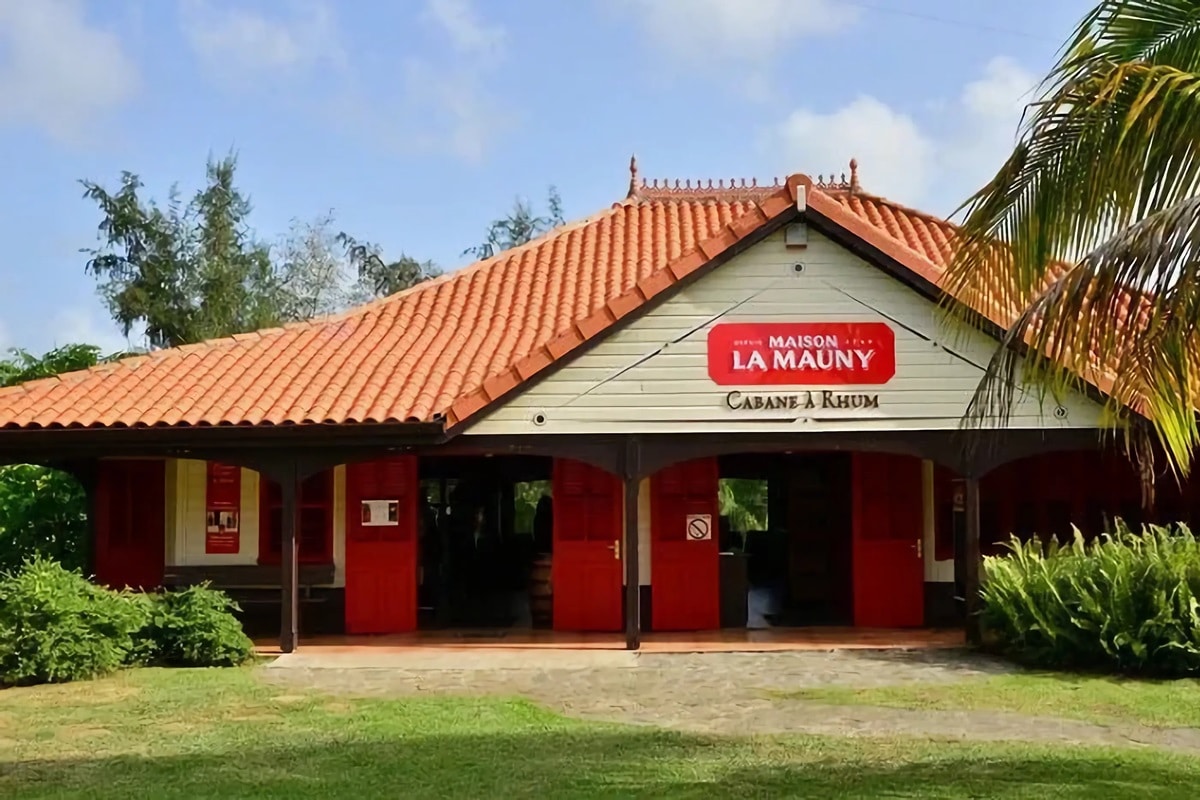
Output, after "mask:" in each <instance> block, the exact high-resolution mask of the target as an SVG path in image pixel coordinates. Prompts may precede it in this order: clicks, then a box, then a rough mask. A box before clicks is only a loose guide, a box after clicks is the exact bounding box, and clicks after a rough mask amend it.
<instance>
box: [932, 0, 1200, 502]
mask: <svg viewBox="0 0 1200 800" xmlns="http://www.w3.org/2000/svg"><path fill="white" fill-rule="evenodd" d="M1198 119H1200V0H1103V2H1100V3H1098V4H1097V5H1096V7H1095V8H1093V9H1092V10H1091V11H1090V12H1089V13H1088V14H1087V15H1086V16H1085V17H1084V19H1083V20H1082V21H1081V22H1080V23H1079V25H1078V27H1077V28H1076V29H1075V31H1074V33H1073V34H1072V36H1071V38H1070V39H1069V41H1068V42H1067V44H1066V46H1065V47H1064V49H1063V50H1062V54H1061V57H1060V58H1059V60H1058V62H1057V63H1056V64H1055V65H1054V67H1053V69H1052V70H1051V71H1050V73H1049V75H1048V76H1047V77H1046V79H1045V81H1044V83H1043V84H1042V85H1041V87H1040V88H1039V89H1038V95H1037V97H1036V99H1035V100H1034V102H1032V103H1031V104H1030V105H1029V106H1028V108H1027V110H1026V114H1025V118H1024V120H1023V122H1022V126H1021V129H1020V131H1019V135H1018V141H1017V144H1016V147H1015V149H1014V151H1013V153H1012V155H1011V156H1010V157H1009V158H1008V160H1007V161H1006V162H1005V163H1004V165H1003V166H1002V167H1001V168H1000V170H999V171H998V172H997V173H996V175H995V177H994V178H992V180H991V181H990V182H989V183H988V184H987V185H986V186H984V187H983V188H982V189H981V190H980V191H979V192H978V193H977V194H975V195H974V196H973V197H972V198H970V199H969V200H968V201H967V203H965V204H964V206H963V209H960V210H961V211H965V216H964V219H963V222H962V226H961V228H960V230H959V232H958V236H957V249H956V252H955V255H954V257H953V260H952V263H951V265H950V267H949V272H948V275H947V279H946V289H947V293H948V294H949V295H950V296H954V297H958V298H960V299H962V300H966V301H968V304H969V305H974V306H975V307H976V308H977V309H986V310H987V311H988V313H989V315H990V316H992V318H993V320H995V321H998V322H1000V323H1002V324H1003V325H1004V326H1005V327H1006V328H1007V334H1006V335H1005V337H1004V341H1003V344H1002V346H1001V347H1000V348H999V349H998V350H997V352H996V354H995V355H994V357H993V358H992V360H991V362H990V364H989V365H988V368H987V371H986V374H985V376H984V378H983V381H982V382H981V384H980V386H979V387H978V390H977V391H976V394H975V397H974V399H973V401H972V403H971V408H970V409H969V412H968V422H970V423H976V424H979V423H983V422H985V421H987V420H994V419H997V418H999V419H1001V420H1004V419H1007V417H1008V413H1009V411H1010V409H1011V408H1012V403H1013V400H1014V398H1015V393H1016V392H1017V390H1018V387H1022V388H1030V389H1033V390H1034V391H1035V392H1036V393H1037V394H1039V395H1040V396H1041V397H1043V398H1045V397H1046V396H1047V395H1048V394H1059V393H1061V392H1063V391H1065V390H1067V389H1071V388H1077V387H1079V386H1080V385H1081V382H1082V381H1084V380H1091V381H1094V382H1096V383H1098V384H1099V385H1100V386H1101V387H1102V388H1104V389H1105V390H1106V392H1107V394H1108V396H1109V400H1108V401H1107V402H1108V404H1109V410H1110V411H1112V412H1113V413H1114V415H1115V416H1116V417H1119V418H1124V419H1126V420H1128V421H1131V422H1134V423H1136V424H1132V425H1129V426H1124V427H1123V429H1124V430H1125V431H1126V432H1127V433H1128V434H1129V438H1128V439H1127V440H1126V441H1127V444H1128V445H1129V446H1131V447H1132V448H1133V451H1134V453H1135V454H1136V455H1137V456H1138V458H1139V461H1141V462H1142V463H1143V465H1145V464H1146V462H1147V461H1148V460H1149V458H1150V456H1149V453H1150V452H1151V448H1150V445H1151V443H1153V442H1157V443H1159V444H1160V445H1161V449H1162V450H1163V451H1164V452H1165V455H1166V457H1167V459H1168V462H1169V464H1170V466H1171V467H1172V468H1174V469H1176V470H1177V471H1179V472H1183V473H1186V472H1187V470H1188V469H1189V467H1190V465H1191V460H1192V453H1193V451H1194V449H1195V447H1196V445H1197V443H1198V441H1200V428H1198V426H1197V417H1196V409H1197V407H1198V406H1200V196H1197V189H1198V183H1200V123H1197V120H1198ZM960 311H961V308H960ZM962 313H965V314H967V315H968V316H974V315H973V314H971V313H970V312H965V311H962ZM1023 356H1024V359H1023ZM1022 362H1023V363H1022ZM1130 410H1132V411H1134V412H1136V413H1132V414H1131V413H1130ZM1144 478H1145V474H1144Z"/></svg>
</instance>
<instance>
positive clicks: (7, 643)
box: [0, 556, 149, 686]
mask: <svg viewBox="0 0 1200 800" xmlns="http://www.w3.org/2000/svg"><path fill="white" fill-rule="evenodd" d="M148 620H149V614H148V608H147V606H146V604H145V603H143V602H141V601H140V600H139V599H137V598H135V597H134V596H133V595H131V594H130V593H127V592H114V591H111V590H108V589H105V588H103V587H100V586H96V585H95V584H93V583H90V582H89V581H88V580H87V579H86V578H84V577H83V575H82V574H80V573H79V572H73V571H70V570H67V569H65V568H63V567H62V566H61V565H59V564H58V563H57V562H55V561H51V560H49V559H45V558H42V557H40V556H38V557H34V558H32V559H30V560H28V561H26V562H25V563H24V565H23V566H22V567H21V568H20V569H17V570H14V571H11V572H6V573H4V574H3V575H0V685H10V686H12V685H27V684H34V683H57V682H63V681H72V680H79V679H83V678H94V677H97V676H100V675H106V674H108V673H110V672H113V671H115V670H117V669H120V668H121V667H122V666H123V665H125V664H126V663H128V661H129V657H130V653H131V652H132V651H133V646H134V635H135V634H136V633H137V631H139V630H140V629H141V628H142V627H144V626H145V625H146V623H147V621H148Z"/></svg>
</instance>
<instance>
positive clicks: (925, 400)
mask: <svg viewBox="0 0 1200 800" xmlns="http://www.w3.org/2000/svg"><path fill="white" fill-rule="evenodd" d="M631 167H632V169H631V172H632V174H631V179H630V187H629V191H628V193H627V196H626V197H625V198H623V199H621V200H619V201H618V202H616V203H614V204H613V205H612V206H611V208H608V209H605V210H603V211H600V212H599V213H597V214H594V215H593V216H590V217H588V218H586V219H583V220H580V221H578V222H574V223H571V224H568V225H565V226H563V227H561V228H559V229H557V230H555V231H554V232H552V233H550V234H548V235H547V236H545V237H543V238H541V239H538V240H536V241H534V242H531V243H529V244H527V245H524V246H521V247H518V248H515V249H513V250H510V251H507V252H504V253H501V254H499V255H497V256H495V257H493V258H490V259H488V260H485V261H482V262H480V263H477V264H475V265H472V266H470V267H467V268H465V269H462V270H460V271H458V272H455V273H453V274H451V275H448V276H446V277H443V278H441V279H438V280H435V281H431V282H428V283H425V284H422V285H420V286H418V287H415V288H413V289H411V290H409V291H406V292H402V293H400V294H397V295H394V296H391V297H388V298H385V299H382V300H379V301H376V302H373V303H371V304H369V305H366V306H363V307H361V308H357V309H353V310H351V311H348V312H346V313H343V314H340V315H338V316H335V317H331V318H327V319H321V320H317V321H313V322H309V323H303V324H297V325H292V326H288V327H285V328H282V329H273V330H263V331H258V332H255V333H247V334H242V335H238V336H233V337H230V338H226V339H220V340H216V341H210V342H205V343H201V344H196V345H189V346H186V347H180V348H175V349H170V350H163V351H158V352H154V353H151V354H149V355H145V356H140V357H137V358H131V359H127V360H124V361H121V362H119V363H114V364H107V365H103V366H100V367H96V368H94V369H91V370H88V371H85V372H81V373H73V374H67V375H63V376H60V377H57V378H53V379H49V380H42V381H36V382H33V383H29V384H26V385H23V386H20V387H13V388H10V389H6V390H3V391H0V459H3V460H4V461H6V462H10V463H11V462H17V461H33V462H40V463H47V464H51V465H54V466H58V467H60V468H62V469H64V470H68V471H70V472H72V473H73V474H75V475H76V476H78V477H79V478H80V480H81V481H82V482H83V484H84V485H85V487H87V488H88V490H89V492H90V493H91V496H92V498H93V501H94V509H95V513H94V515H93V523H94V530H95V555H94V565H95V573H96V575H97V577H98V579H99V580H101V581H104V582H107V583H110V584H118V585H131V586H142V587H152V586H159V585H182V584H189V583H194V582H197V581H203V580H210V581H212V582H213V583H214V584H215V585H217V586H220V587H224V588H227V589H229V590H230V591H231V593H233V594H234V595H235V596H236V597H238V598H239V599H240V600H241V601H242V602H243V604H244V605H245V606H246V608H247V609H248V614H249V616H250V617H255V615H256V614H257V617H255V618H257V619H259V620H260V621H261V619H262V618H263V617H264V616H265V617H266V618H267V619H268V620H269V621H270V622H269V623H268V624H273V620H275V619H281V620H282V630H281V644H282V646H283V649H284V650H285V651H290V650H292V649H293V648H294V647H295V646H296V643H297V638H298V635H299V632H300V631H301V630H303V631H305V632H310V631H318V630H322V631H345V632H347V633H352V634H357V633H363V634H367V633H389V632H403V631H410V630H414V629H416V628H418V627H421V626H425V625H455V624H464V625H472V626H479V625H485V626H486V625H501V626H503V625H511V624H513V623H514V619H515V618H514V614H517V613H519V612H514V611H512V610H511V609H510V608H509V607H508V606H506V605H505V604H504V603H502V602H501V601H500V600H498V599H497V598H501V597H512V596H518V597H519V596H522V595H523V593H524V587H526V585H529V587H530V591H529V596H530V597H531V598H532V599H531V601H530V605H531V609H532V610H531V612H530V613H531V615H532V617H534V618H537V619H540V618H542V617H543V616H545V618H546V621H547V624H550V625H551V626H553V627H554V628H557V629H562V630H589V631H590V630H595V631H615V632H620V631H624V633H625V637H626V640H627V643H628V646H630V647H637V646H638V642H639V637H640V635H641V632H642V631H643V630H698V629H710V628H716V627H719V626H721V625H722V624H725V625H742V626H744V625H746V624H747V621H746V620H747V617H748V615H750V614H752V613H753V614H756V615H758V616H757V617H756V618H758V619H759V621H760V622H763V621H764V620H765V622H766V624H780V625H796V624H810V623H817V622H834V623H841V624H853V625H857V626H864V627H876V628H878V627H885V628H887V627H905V626H922V625H927V624H934V623H942V622H945V621H946V620H954V619H958V620H961V619H963V617H962V609H960V608H957V607H956V602H955V598H956V597H958V598H964V597H965V598H970V597H973V596H975V591H974V590H975V588H976V587H977V585H978V577H979V553H980V551H981V549H982V550H985V551H986V550H987V549H988V548H989V547H993V546H995V542H997V541H999V540H1001V539H1002V538H1004V537H1005V536H1006V535H1007V533H1008V532H1009V531H1016V532H1018V533H1022V534H1023V535H1032V534H1033V533H1045V532H1059V533H1062V532H1066V531H1067V530H1068V528H1069V525H1070V524H1072V523H1074V524H1077V525H1079V526H1080V527H1081V528H1083V529H1085V530H1088V531H1093V532H1094V531H1096V530H1098V529H1099V528H1100V527H1101V526H1102V524H1103V522H1104V519H1105V517H1106V516H1112V515H1114V514H1121V515H1124V516H1126V517H1132V518H1134V519H1140V518H1141V516H1140V515H1141V509H1140V503H1139V484H1138V481H1137V480H1136V479H1135V476H1134V475H1133V473H1132V471H1131V470H1130V469H1129V468H1128V467H1127V466H1125V465H1124V462H1123V461H1122V460H1121V459H1120V458H1118V457H1116V456H1115V455H1114V454H1113V453H1111V452H1108V451H1105V450H1104V449H1103V446H1102V441H1101V437H1100V435H1099V430H1100V429H1102V428H1103V427H1104V425H1105V424H1106V423H1105V418H1104V415H1103V414H1102V410H1101V402H1100V400H1101V398H1100V397H1099V395H1098V394H1079V395H1076V396H1071V397H1066V398H1061V399H1059V400H1057V401H1054V402H1050V403H1041V402H1039V401H1038V400H1037V399H1036V398H1034V397H1032V396H1028V397H1026V396H1022V397H1020V398H1019V401H1018V403H1017V405H1016V407H1015V408H1014V411H1013V414H1012V416H1011V419H1010V420H1009V421H1008V425H1007V426H1006V427H1004V428H999V427H993V428H991V429H987V430H979V431H971V432H970V433H969V434H968V433H967V432H964V431H963V430H962V429H961V426H960V419H961V418H962V416H963V414H964V412H965V410H966V407H967V404H968V402H969V400H970V398H971V396H972V393H973V391H974V389H975V387H976V385H977V384H978V381H979V379H980V377H981V375H982V368H983V365H985V364H986V362H987V360H988V358H989V356H990V354H991V353H992V351H993V350H994V347H995V345H996V336H997V335H998V332H999V328H998V327H997V326H995V325H991V326H990V327H986V328H981V329H978V330H976V329H970V330H967V329H965V328H958V329H950V328H948V327H947V325H946V323H945V321H944V318H943V315H942V314H941V313H940V311H939V310H938V308H937V303H938V301H939V299H940V298H941V293H940V290H939V281H940V279H941V276H942V270H943V269H944V266H945V263H946V259H947V257H948V253H949V249H950V246H951V242H952V239H953V236H954V230H953V228H952V227H951V226H950V225H949V224H947V223H946V222H944V221H941V220H939V219H937V218H935V217H933V216H930V215H927V214H923V213H920V212H918V211H915V210H913V209H910V208H906V207H903V206H901V205H899V204H897V203H893V202H890V201H888V200H886V199H883V198H880V197H876V196H874V195H871V194H869V193H867V192H865V191H864V190H863V189H862V187H861V186H860V185H859V181H858V176H857V170H856V165H855V164H854V163H853V162H851V173H850V178H849V179H848V180H847V179H845V178H844V177H843V178H842V179H841V180H834V179H831V180H824V179H820V180H817V181H813V180H811V179H810V178H808V177H806V176H804V175H793V176H791V177H789V178H787V179H786V181H783V182H776V183H774V184H773V185H762V186H760V185H758V184H756V183H755V182H750V183H746V182H736V183H735V182H729V183H725V182H723V181H718V182H716V183H715V184H714V183H712V182H707V183H704V184H701V183H699V182H697V183H696V184H694V185H693V184H692V183H690V182H687V183H684V184H682V185H680V183H679V182H675V183H672V184H666V183H660V182H649V183H648V182H646V181H643V180H640V179H639V178H638V175H637V170H636V165H634V164H631ZM733 481H736V482H737V483H734V482H733ZM723 482H724V483H723ZM547 487H549V492H548V495H549V498H550V499H548V500H545V499H542V500H539V499H537V498H538V497H539V496H545V495H546V494H547V492H546V488H547ZM739 487H740V490H743V491H749V493H750V494H752V495H753V496H754V497H757V498H758V500H756V501H755V502H760V505H761V506H762V507H761V508H759V509H758V511H757V512H756V514H751V515H749V516H750V517H752V518H753V520H754V524H755V525H757V526H758V528H759V529H753V530H736V529H734V524H733V523H734V520H731V519H723V518H722V514H721V502H720V500H719V495H720V494H721V493H722V492H727V493H733V492H735V490H739ZM518 498H520V502H518ZM1193 502H1194V501H1193V499H1192V493H1191V492H1190V491H1183V492H1180V491H1176V492H1173V493H1172V492H1166V493H1164V496H1163V498H1162V502H1161V504H1160V508H1161V512H1160V513H1162V514H1164V515H1166V516H1173V517H1184V518H1190V517H1191V515H1192V514H1191V512H1192V508H1193ZM1197 507H1198V508H1200V505H1198V506H1197ZM456 512H457V513H456ZM743 516H744V515H743ZM742 527H743V528H745V527H746V526H745V525H743V526H742ZM723 551H725V552H734V553H737V552H739V551H740V552H744V553H745V555H740V556H739V555H736V554H735V555H722V552H723ZM546 553H549V554H550V555H549V557H548V558H547V557H545V554H546ZM531 575H532V577H531ZM747 586H749V587H750V589H749V590H748V589H747ZM748 594H749V595H750V596H751V597H752V598H759V600H761V601H762V602H764V603H769V604H770V605H769V607H767V608H766V609H765V610H764V609H763V608H756V609H752V611H749V612H748V611H747V610H746V609H745V608H743V607H740V605H739V604H741V605H744V604H745V603H746V602H747V601H746V597H747V595H748ZM547 595H549V599H548V597H547ZM764 598H765V599H764ZM756 602H758V601H756ZM760 612H761V613H760ZM277 615H278V616H277Z"/></svg>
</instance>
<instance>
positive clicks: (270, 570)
mask: <svg viewBox="0 0 1200 800" xmlns="http://www.w3.org/2000/svg"><path fill="white" fill-rule="evenodd" d="M333 573H334V570H333V564H301V565H300V574H299V575H298V576H297V582H298V583H299V584H300V599H301V600H302V601H306V602H308V601H312V602H317V601H319V600H320V599H321V598H320V597H313V596H312V589H313V587H317V586H328V585H329V584H331V583H333ZM281 578H282V575H281V571H280V568H279V565H278V564H197V565H186V566H185V565H177V566H168V567H167V568H166V570H165V571H164V574H163V584H164V585H166V586H168V587H171V588H184V587H188V586H196V585H198V584H201V583H205V582H207V583H209V584H211V585H212V587H213V588H214V589H222V590H227V589H233V590H240V591H236V594H237V595H238V596H239V602H242V603H278V602H279V586H280V580H281ZM256 590H259V591H256Z"/></svg>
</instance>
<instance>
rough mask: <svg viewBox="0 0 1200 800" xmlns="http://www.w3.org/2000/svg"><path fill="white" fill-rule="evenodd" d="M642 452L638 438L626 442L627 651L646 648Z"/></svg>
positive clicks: (624, 463)
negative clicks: (641, 544)
mask: <svg viewBox="0 0 1200 800" xmlns="http://www.w3.org/2000/svg"><path fill="white" fill-rule="evenodd" d="M639 456H640V453H639V450H638V443H637V440H635V439H629V440H628V441H626V442H625V452H624V453H623V454H622V458H621V465H622V470H621V472H622V475H623V477H624V478H625V649H626V650H637V649H639V648H640V647H641V646H642V620H641V597H642V596H641V578H640V576H639V575H638V492H639V490H640V489H641V479H640V476H639V474H638V473H639V463H638V462H639Z"/></svg>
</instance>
